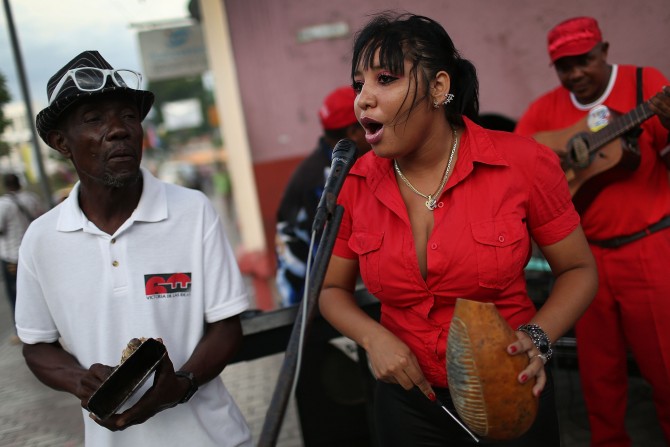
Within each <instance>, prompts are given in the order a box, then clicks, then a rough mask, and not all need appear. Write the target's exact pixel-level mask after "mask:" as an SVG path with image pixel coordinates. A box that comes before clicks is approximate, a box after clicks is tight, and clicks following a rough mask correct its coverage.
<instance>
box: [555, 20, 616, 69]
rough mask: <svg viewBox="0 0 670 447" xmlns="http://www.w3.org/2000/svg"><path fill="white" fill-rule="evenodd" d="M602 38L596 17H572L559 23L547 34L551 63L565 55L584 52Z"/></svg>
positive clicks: (576, 54) (575, 54)
mask: <svg viewBox="0 0 670 447" xmlns="http://www.w3.org/2000/svg"><path fill="white" fill-rule="evenodd" d="M602 40H603V37H602V34H601V32H600V28H599V27H598V22H597V21H596V19H594V18H592V17H574V18H572V19H568V20H565V21H563V22H561V23H559V24H558V25H556V26H555V27H554V28H552V29H551V31H549V34H547V46H548V49H549V57H550V58H551V62H552V63H553V62H556V61H557V60H558V59H560V58H562V57H565V56H578V55H580V54H586V53H588V52H589V51H591V50H592V49H593V47H595V46H596V45H597V44H598V43H600V42H602Z"/></svg>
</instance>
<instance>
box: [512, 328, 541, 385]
mask: <svg viewBox="0 0 670 447" xmlns="http://www.w3.org/2000/svg"><path fill="white" fill-rule="evenodd" d="M516 336H517V338H518V339H519V340H518V341H515V342H514V343H512V344H510V345H509V346H507V353H508V354H510V355H526V356H528V366H527V367H526V368H525V369H524V370H523V371H521V372H520V373H519V375H518V376H517V380H518V381H519V383H526V382H528V381H529V380H530V379H532V378H533V377H534V378H535V385H534V386H533V395H534V396H536V397H537V396H539V395H540V393H542V390H543V389H544V386H545V385H546V384H547V374H546V372H545V371H544V364H545V362H546V360H545V359H546V357H543V356H541V355H540V354H541V353H540V351H539V350H538V349H537V348H536V347H535V345H534V344H533V341H532V340H531V339H530V337H529V336H528V335H527V334H526V333H524V332H520V331H516Z"/></svg>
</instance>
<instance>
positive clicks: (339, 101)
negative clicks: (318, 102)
mask: <svg viewBox="0 0 670 447" xmlns="http://www.w3.org/2000/svg"><path fill="white" fill-rule="evenodd" d="M355 99H356V92H354V89H353V88H351V86H350V85H348V86H345V87H339V88H337V89H335V90H333V91H332V92H330V93H329V94H328V96H326V99H324V100H323V105H322V106H321V108H320V109H319V119H320V120H321V126H323V128H324V129H325V130H334V129H342V128H343V127H347V126H350V125H352V124H354V123H356V122H357V121H358V120H357V119H356V114H355V113H354V100H355Z"/></svg>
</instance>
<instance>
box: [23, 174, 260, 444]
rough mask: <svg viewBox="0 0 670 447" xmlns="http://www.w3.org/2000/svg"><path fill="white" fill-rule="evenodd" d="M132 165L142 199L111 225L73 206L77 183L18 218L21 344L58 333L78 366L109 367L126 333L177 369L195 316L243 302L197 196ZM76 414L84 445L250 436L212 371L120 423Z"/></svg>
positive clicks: (212, 216)
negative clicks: (169, 404)
mask: <svg viewBox="0 0 670 447" xmlns="http://www.w3.org/2000/svg"><path fill="white" fill-rule="evenodd" d="M142 174H143V178H144V187H143V191H142V197H141V199H140V202H139V204H138V206H137V208H136V209H135V211H134V212H133V214H132V215H131V216H130V218H129V219H128V220H127V221H126V222H125V223H124V224H123V225H122V226H121V227H120V228H119V229H118V230H117V231H116V233H115V234H113V235H109V234H107V233H104V232H103V231H101V230H99V229H98V228H97V227H96V226H95V225H94V224H93V223H91V222H90V221H89V220H88V219H87V218H86V216H85V215H84V213H83V212H82V211H81V209H80V208H79V204H78V200H77V198H78V193H79V183H77V185H75V187H74V189H73V190H72V193H71V194H70V196H69V197H68V198H67V199H66V200H65V201H64V202H63V203H61V204H60V205H58V206H57V207H55V208H53V209H52V210H50V211H49V212H47V213H46V214H44V215H43V216H41V217H40V218H38V219H37V220H35V221H33V223H32V224H31V226H30V227H29V228H28V231H27V232H26V235H25V237H24V239H23V243H22V245H21V249H20V256H19V273H18V292H17V307H16V326H17V333H18V335H19V337H20V338H21V340H22V341H23V342H24V343H29V344H32V343H40V342H45V343H51V342H55V341H57V340H58V339H59V338H62V342H63V344H64V346H65V347H66V349H68V351H70V352H71V353H72V354H73V355H74V356H75V357H76V358H77V359H78V360H79V362H80V363H81V365H82V366H84V367H86V368H88V367H89V366H90V365H92V364H93V363H102V364H106V365H117V364H118V363H119V360H120V357H121V352H122V351H123V348H124V347H125V346H126V344H127V342H128V341H129V340H130V339H132V338H134V337H138V338H139V337H154V338H157V337H159V338H162V339H163V342H164V343H165V346H166V347H167V351H168V353H169V356H170V359H171V360H172V362H173V363H174V366H175V368H176V369H178V368H179V367H180V366H181V365H183V364H184V363H185V362H186V360H187V359H188V358H189V357H190V355H191V353H192V352H193V350H194V349H195V346H196V345H197V343H198V341H199V340H200V338H201V337H202V336H203V333H204V328H205V322H208V323H211V322H216V321H220V320H222V319H225V318H228V317H231V316H234V315H237V314H239V313H241V312H242V311H244V310H246V309H247V308H248V306H249V302H248V297H247V293H246V289H245V286H244V283H243V280H242V276H241V274H240V271H239V268H238V266H237V262H236V260H235V257H234V255H233V252H232V250H231V248H230V245H229V243H228V241H227V239H226V237H225V235H224V232H223V227H222V224H221V222H220V220H219V217H218V215H217V213H216V212H215V210H214V208H213V207H212V205H211V203H210V202H209V200H208V199H207V197H206V196H205V195H204V194H202V193H201V192H199V191H196V190H191V189H187V188H183V187H180V186H176V185H172V184H168V183H164V182H161V181H159V180H158V179H156V178H155V177H153V176H152V175H151V174H150V173H149V172H148V171H146V170H144V169H142ZM148 386H149V384H145V388H146V387H148ZM138 394H141V393H138ZM84 421H85V426H86V444H87V445H89V446H96V447H98V446H173V445H174V446H183V445H193V446H199V447H200V446H203V447H204V446H238V445H251V438H250V433H249V429H248V427H247V425H246V422H245V421H244V418H243V416H242V414H241V413H240V411H239V409H238V407H237V405H236V404H235V403H234V401H233V399H232V397H231V396H230V394H229V393H228V391H227V390H226V388H225V386H224V385H223V382H222V381H221V379H220V378H217V379H215V380H212V381H211V382H209V383H207V384H206V385H204V386H202V387H201V388H200V389H199V390H198V392H197V393H196V394H195V395H194V396H193V398H192V399H191V400H190V401H189V402H188V403H186V404H182V405H178V406H177V407H174V408H172V409H169V410H165V411H163V412H161V413H159V414H158V415H157V416H155V417H153V418H151V419H149V420H148V421H147V422H145V423H144V424H141V425H138V426H133V427H130V428H128V429H126V430H124V431H122V432H115V433H112V432H110V431H108V430H107V429H105V428H102V427H100V426H99V425H97V424H96V423H95V422H93V421H92V420H91V419H90V418H88V414H87V412H86V411H85V410H84Z"/></svg>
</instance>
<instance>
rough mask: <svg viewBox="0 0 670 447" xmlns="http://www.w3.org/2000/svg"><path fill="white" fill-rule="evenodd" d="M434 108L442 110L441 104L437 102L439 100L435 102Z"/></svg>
mask: <svg viewBox="0 0 670 447" xmlns="http://www.w3.org/2000/svg"><path fill="white" fill-rule="evenodd" d="M433 108H434V109H439V108H440V103H439V102H437V99H435V100H433Z"/></svg>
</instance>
